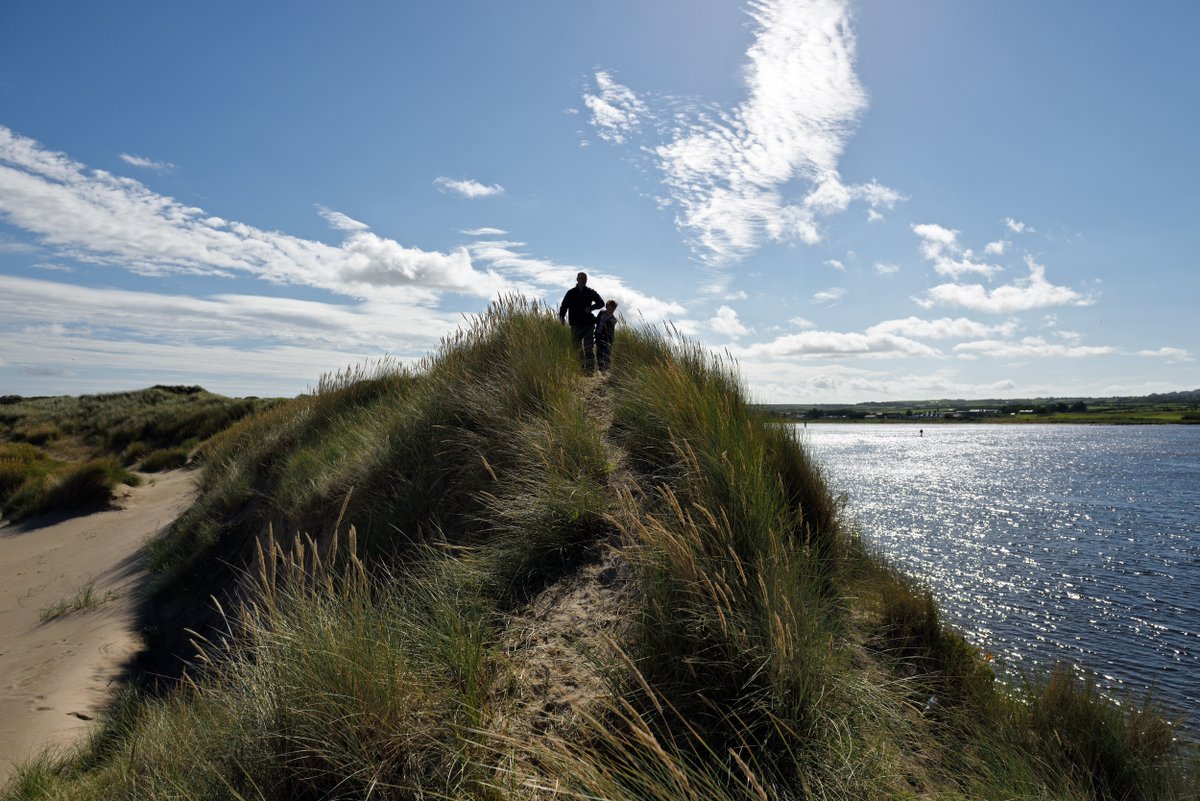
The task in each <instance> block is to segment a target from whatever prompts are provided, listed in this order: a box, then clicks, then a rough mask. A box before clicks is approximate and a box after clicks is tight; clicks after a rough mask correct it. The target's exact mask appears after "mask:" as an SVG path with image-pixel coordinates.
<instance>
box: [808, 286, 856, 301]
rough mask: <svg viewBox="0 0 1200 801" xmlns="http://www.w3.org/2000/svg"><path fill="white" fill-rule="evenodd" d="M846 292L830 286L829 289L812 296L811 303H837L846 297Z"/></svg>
mask: <svg viewBox="0 0 1200 801" xmlns="http://www.w3.org/2000/svg"><path fill="white" fill-rule="evenodd" d="M847 294H848V290H847V289H846V288H845V287H840V286H831V287H830V288H829V289H822V290H821V291H820V292H816V293H814V294H813V296H812V299H813V303H822V304H830V303H837V302H838V301H839V300H841V299H842V298H844V297H846V295H847Z"/></svg>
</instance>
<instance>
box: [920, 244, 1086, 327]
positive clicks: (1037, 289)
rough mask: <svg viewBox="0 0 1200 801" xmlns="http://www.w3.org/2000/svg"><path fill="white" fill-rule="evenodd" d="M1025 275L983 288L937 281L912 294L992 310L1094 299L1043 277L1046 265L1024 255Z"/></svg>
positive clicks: (923, 302)
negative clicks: (1027, 270)
mask: <svg viewBox="0 0 1200 801" xmlns="http://www.w3.org/2000/svg"><path fill="white" fill-rule="evenodd" d="M1025 263H1026V264H1027V265H1028V266H1029V277H1028V278H1024V279H1021V280H1018V281H1014V282H1013V283H1011V284H1006V285H1004V286H1000V287H996V288H995V289H991V290H989V289H987V288H985V287H983V286H981V285H980V284H939V285H938V286H935V287H932V288H931V289H929V290H928V291H927V292H926V294H925V296H924V297H918V298H914V299H913V300H914V301H916V303H917V304H918V305H920V306H921V307H923V308H930V307H932V306H935V305H941V306H952V307H958V308H963V309H971V310H972V311H980V312H989V313H992V314H1011V313H1013V312H1019V311H1027V310H1029V309H1042V308H1047V307H1050V306H1089V305H1091V304H1092V303H1093V302H1094V301H1093V300H1092V299H1091V298H1089V297H1086V296H1084V295H1081V294H1080V293H1079V292H1076V291H1075V290H1074V289H1071V288H1069V287H1065V286H1055V285H1054V284H1051V283H1050V282H1049V281H1047V280H1046V268H1045V267H1043V266H1042V265H1040V264H1038V263H1037V262H1035V261H1034V260H1033V259H1032V258H1029V257H1026V259H1025Z"/></svg>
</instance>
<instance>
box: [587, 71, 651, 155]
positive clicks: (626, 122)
mask: <svg viewBox="0 0 1200 801" xmlns="http://www.w3.org/2000/svg"><path fill="white" fill-rule="evenodd" d="M595 77H596V90H597V91H596V93H595V94H592V93H591V92H588V93H585V94H584V96H583V103H584V105H586V106H587V107H588V110H589V111H591V112H592V119H591V122H592V125H593V126H594V127H595V129H596V135H597V136H599V137H600V138H601V139H603V140H604V141H606V142H613V143H615V144H621V143H623V142H624V141H625V139H626V137H627V136H629V134H631V133H633V132H634V131H636V130H637V129H638V127H639V126H640V125H641V118H642V117H644V116H645V115H646V113H647V109H646V104H645V103H644V102H643V101H642V99H641V98H640V97H638V96H637V93H635V92H634V91H633V90H632V89H630V88H629V87H628V86H624V85H622V84H620V83H617V82H616V81H615V80H613V77H612V76H611V75H609V74H608V73H607V72H605V71H604V70H598V71H597V72H596V76H595Z"/></svg>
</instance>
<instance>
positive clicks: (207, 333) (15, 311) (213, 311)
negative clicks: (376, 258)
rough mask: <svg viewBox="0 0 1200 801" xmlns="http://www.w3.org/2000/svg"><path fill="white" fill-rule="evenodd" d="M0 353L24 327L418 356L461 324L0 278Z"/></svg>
mask: <svg viewBox="0 0 1200 801" xmlns="http://www.w3.org/2000/svg"><path fill="white" fill-rule="evenodd" d="M0 319H3V320H5V321H6V323H7V324H6V325H5V326H4V327H3V328H2V329H0V330H4V331H5V335H4V337H3V339H4V340H5V344H4V345H3V346H0V347H3V349H4V352H6V353H7V358H8V359H9V360H10V361H12V360H16V359H18V358H20V354H19V349H12V346H11V342H10V337H13V336H16V335H17V334H18V333H20V332H21V331H24V330H27V329H29V328H30V327H31V326H32V327H39V326H55V327H56V328H55V330H56V331H57V332H58V333H59V334H66V333H70V332H73V333H75V334H78V333H80V332H85V333H87V334H88V335H89V336H95V335H101V336H104V337H107V338H109V339H115V338H133V339H141V340H153V341H155V342H159V343H174V344H184V343H191V344H194V345H200V344H209V345H211V344H217V343H222V342H224V343H228V342H242V343H253V344H256V345H259V346H265V345H311V346H317V347H326V348H328V347H331V346H332V347H334V348H338V349H342V350H347V351H365V352H390V353H407V354H413V355H420V354H422V353H424V352H426V351H427V350H428V349H429V348H431V347H433V346H435V345H436V344H437V342H438V341H439V340H440V338H441V337H442V336H443V335H444V334H446V333H449V332H450V331H452V330H453V329H454V328H455V326H457V325H458V324H459V322H460V321H461V317H460V315H458V314H452V313H449V312H440V311H436V310H433V309H428V308H424V307H420V306H414V307H409V308H407V309H406V310H405V312H404V314H397V310H396V306H395V305H394V304H391V303H386V302H376V301H371V300H367V301H361V302H357V303H323V302H318V301H311V300H298V299H294V298H280V297H270V296H264V295H247V294H232V293H230V294H217V295H210V296H207V297H192V296H187V295H170V294H165V293H158V292H145V291H133V290H122V289H108V288H98V287H85V286H77V285H74V284H67V283H61V282H58V281H49V280H41V279H32V278H21V277H17V276H7V275H0Z"/></svg>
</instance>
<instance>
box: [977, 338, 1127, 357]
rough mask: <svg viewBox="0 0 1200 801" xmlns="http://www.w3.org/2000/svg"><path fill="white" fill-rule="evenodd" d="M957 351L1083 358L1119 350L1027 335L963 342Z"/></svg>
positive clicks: (1017, 355) (998, 355) (993, 354)
mask: <svg viewBox="0 0 1200 801" xmlns="http://www.w3.org/2000/svg"><path fill="white" fill-rule="evenodd" d="M954 351H955V352H956V353H965V354H970V355H974V356H990V357H992V358H994V359H1018V358H1063V359H1083V358H1088V357H1092V356H1109V355H1111V354H1114V353H1117V352H1118V350H1117V349H1116V348H1114V347H1110V346H1108V345H1071V344H1060V343H1057V342H1047V341H1046V340H1044V339H1042V338H1041V337H1025V338H1024V339H1021V340H1018V341H1010V340H982V341H979V342H962V343H960V344H958V345H955V346H954Z"/></svg>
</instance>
